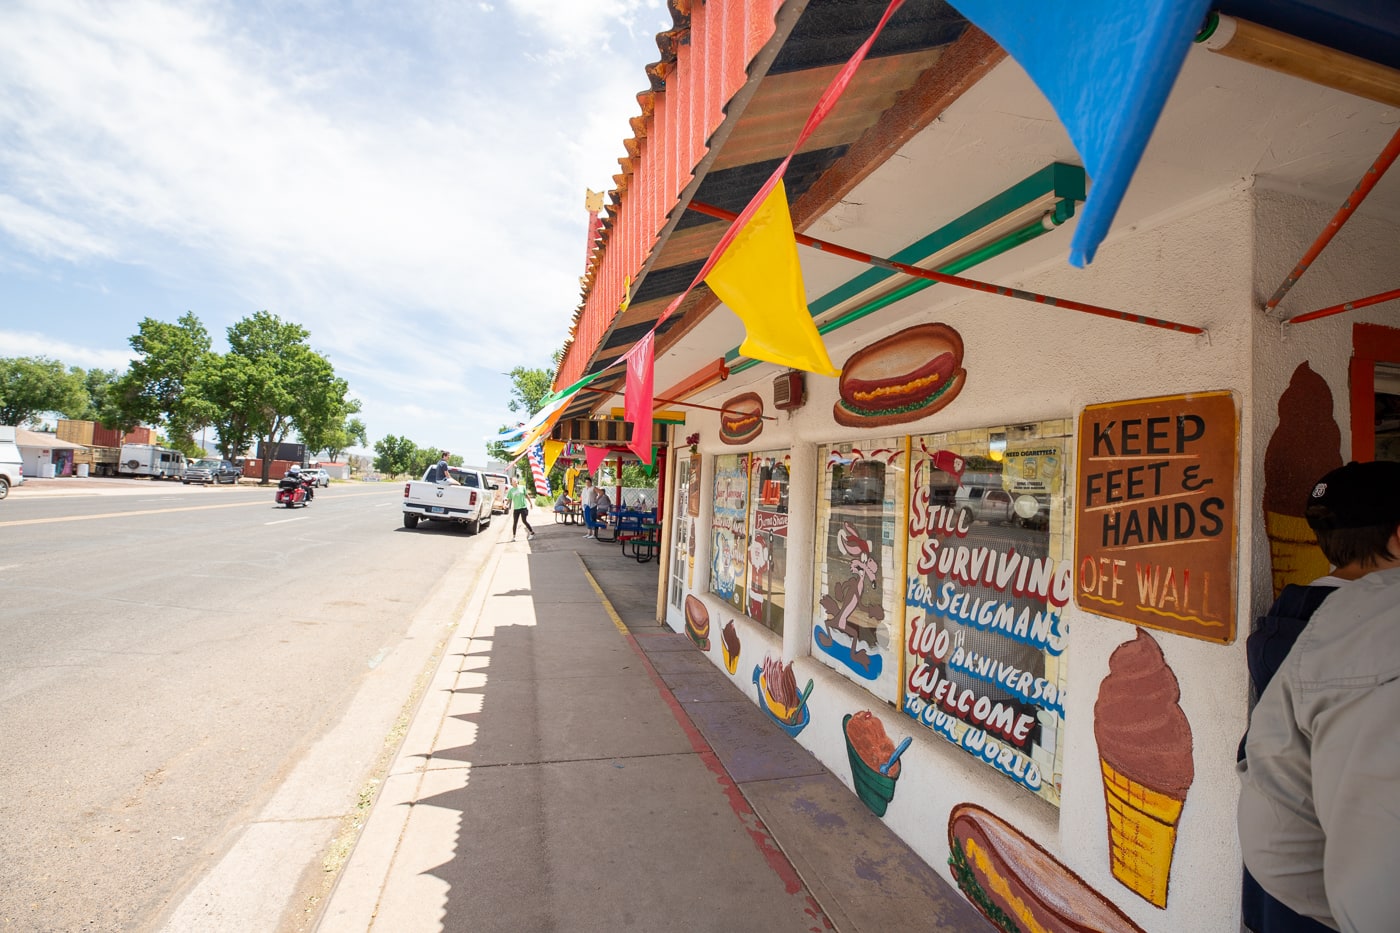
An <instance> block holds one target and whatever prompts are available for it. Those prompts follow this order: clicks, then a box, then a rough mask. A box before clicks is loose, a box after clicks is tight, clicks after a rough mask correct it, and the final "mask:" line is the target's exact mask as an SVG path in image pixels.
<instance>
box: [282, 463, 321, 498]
mask: <svg viewBox="0 0 1400 933" xmlns="http://www.w3.org/2000/svg"><path fill="white" fill-rule="evenodd" d="M283 479H284V480H291V481H292V482H293V483H294V484H299V485H300V486H301V487H302V488H303V489H305V490H306V501H307V502H310V501H311V500H312V499H314V498H316V484H315V483H313V482H311V480H310V479H309V478H307V477H304V476H302V475H301V467H299V466H297V465H296V464H295V463H293V464H292V466H291V468H290V469H289V470H287V475H286V476H284V477H283Z"/></svg>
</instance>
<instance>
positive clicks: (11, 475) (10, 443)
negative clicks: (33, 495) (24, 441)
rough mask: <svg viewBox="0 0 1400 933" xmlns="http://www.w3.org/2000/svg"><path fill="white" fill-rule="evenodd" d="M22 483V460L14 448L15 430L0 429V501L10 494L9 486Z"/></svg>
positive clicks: (10, 428) (17, 450)
mask: <svg viewBox="0 0 1400 933" xmlns="http://www.w3.org/2000/svg"><path fill="white" fill-rule="evenodd" d="M23 482H24V458H23V457H21V456H20V453H19V448H18V447H17V446H15V429H14V428H13V427H9V426H7V427H3V428H0V499H3V498H5V497H6V496H8V495H9V494H10V487H11V486H18V485H20V484H21V483H23Z"/></svg>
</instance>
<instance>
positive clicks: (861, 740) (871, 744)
mask: <svg viewBox="0 0 1400 933" xmlns="http://www.w3.org/2000/svg"><path fill="white" fill-rule="evenodd" d="M841 727H842V730H843V731H844V732H845V735H846V757H847V758H848V759H849V760H850V762H851V781H852V782H853V783H854V784H855V789H856V796H857V797H859V798H860V801H861V803H863V804H865V805H866V806H867V807H869V808H870V812H871V813H874V814H875V815H876V816H884V815H885V810H886V809H887V808H888V807H889V805H890V801H891V800H893V799H894V785H895V781H898V780H899V775H900V771H901V769H900V763H899V756H901V755H903V754H904V750H905V749H907V748H908V747H909V743H910V741H911V740H910V739H909V737H907V736H906V737H905V739H904V740H903V741H902V742H900V743H899V746H898V747H896V746H895V744H894V742H893V741H892V740H891V739H890V737H889V736H888V735H887V734H886V733H885V725H884V723H882V722H880V720H879V719H878V718H876V716H875V714H874V713H872V712H871V711H870V710H868V709H863V710H861V711H860V712H858V713H854V714H848V715H847V716H846V717H845V718H844V719H842V720H841Z"/></svg>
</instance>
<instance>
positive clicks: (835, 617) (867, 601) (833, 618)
mask: <svg viewBox="0 0 1400 933" xmlns="http://www.w3.org/2000/svg"><path fill="white" fill-rule="evenodd" d="M836 549H837V550H838V551H840V552H841V554H842V556H844V557H847V558H849V561H850V562H849V564H848V566H849V568H850V572H851V575H850V576H849V577H847V578H846V579H845V580H842V581H841V582H839V583H837V584H835V585H833V586H832V587H831V592H829V593H825V594H823V595H822V598H821V608H822V610H823V611H824V612H825V613H826V622H827V625H826V626H822V625H820V624H818V625H816V626H814V627H813V630H812V637H813V639H814V640H815V641H816V643H817V647H818V648H820V649H821V650H822V651H824V652H826V653H827V654H828V655H830V656H831V657H833V658H835V659H836V660H838V661H840V662H841V663H842V664H844V665H845V666H846V667H848V668H850V669H851V670H852V671H854V672H855V673H856V675H857V676H859V677H862V678H864V679H865V680H875V679H877V678H878V677H879V676H880V672H881V670H883V669H884V658H883V656H882V655H881V654H880V653H879V645H878V643H877V642H876V634H877V632H878V631H879V624H880V623H881V622H883V621H884V618H885V609H884V607H883V606H882V605H881V603H880V590H879V589H878V588H877V587H876V586H875V581H876V579H877V578H878V577H879V575H880V565H879V563H878V562H877V561H876V560H875V552H874V548H873V547H872V545H871V542H870V541H868V540H866V539H865V538H862V537H861V536H860V532H858V531H857V530H856V529H855V526H853V525H852V524H851V523H850V522H843V523H842V527H841V530H840V531H838V532H837V533H836Z"/></svg>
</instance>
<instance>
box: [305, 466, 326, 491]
mask: <svg viewBox="0 0 1400 933" xmlns="http://www.w3.org/2000/svg"><path fill="white" fill-rule="evenodd" d="M301 472H302V475H303V476H307V477H310V478H311V481H312V485H314V486H319V487H322V488H324V487H326V486H329V485H330V484H331V475H330V474H329V473H327V472H326V471H325V470H324V469H322V468H321V467H313V468H311V469H309V470H302V471H301Z"/></svg>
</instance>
